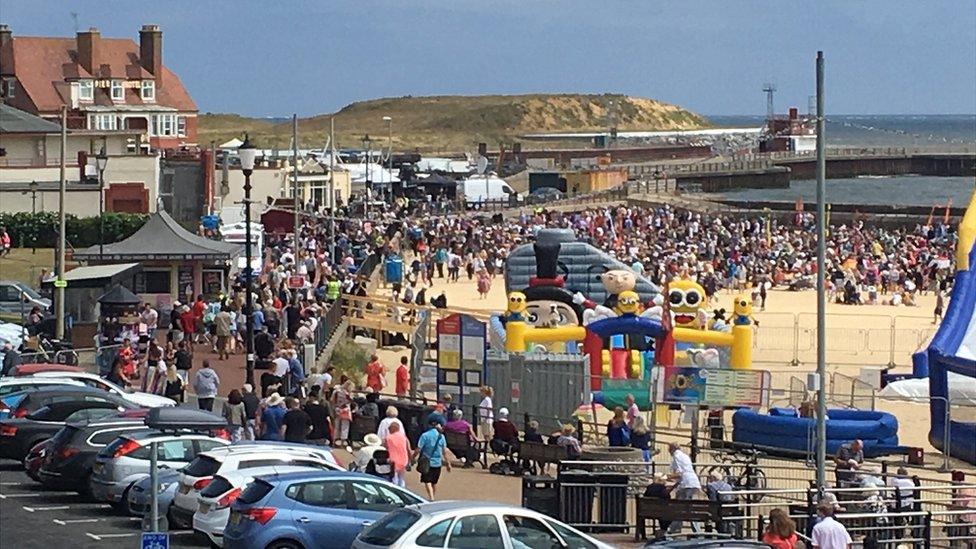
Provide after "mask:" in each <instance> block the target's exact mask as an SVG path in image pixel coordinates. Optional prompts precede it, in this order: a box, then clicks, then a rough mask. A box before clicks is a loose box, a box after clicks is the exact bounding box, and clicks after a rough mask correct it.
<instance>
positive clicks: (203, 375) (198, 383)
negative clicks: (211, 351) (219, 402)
mask: <svg viewBox="0 0 976 549" xmlns="http://www.w3.org/2000/svg"><path fill="white" fill-rule="evenodd" d="M219 386H220V378H219V377H218V376H217V372H215V371H214V369H213V368H211V367H210V361H209V360H204V361H203V368H200V370H198V371H197V373H196V375H195V376H193V390H194V391H195V392H196V394H197V406H199V407H200V409H201V410H206V411H208V412H212V411H213V403H214V397H216V396H217V388H218V387H219Z"/></svg>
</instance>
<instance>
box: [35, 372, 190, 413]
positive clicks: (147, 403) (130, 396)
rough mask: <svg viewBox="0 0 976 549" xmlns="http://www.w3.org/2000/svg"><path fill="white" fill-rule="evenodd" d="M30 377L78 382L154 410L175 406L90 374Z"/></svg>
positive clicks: (169, 401) (75, 373) (162, 399)
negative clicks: (159, 407)
mask: <svg viewBox="0 0 976 549" xmlns="http://www.w3.org/2000/svg"><path fill="white" fill-rule="evenodd" d="M31 377H35V378H44V379H70V380H72V381H78V382H80V383H84V384H85V385H87V386H89V387H94V388H96V389H101V390H103V391H108V392H109V393H112V394H115V395H118V396H120V397H122V398H124V399H126V400H128V401H130V402H132V403H133V404H136V405H137V406H144V407H146V408H156V407H157V406H176V401H174V400H173V399H171V398H167V397H164V396H161V395H154V394H152V393H142V392H139V391H129V390H126V389H124V388H122V387H119V386H118V385H116V384H115V383H112V382H111V381H109V380H107V379H105V378H102V377H99V376H98V375H97V374H92V373H89V372H39V373H37V374H34V375H33V376H31Z"/></svg>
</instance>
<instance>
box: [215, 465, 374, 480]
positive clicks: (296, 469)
mask: <svg viewBox="0 0 976 549" xmlns="http://www.w3.org/2000/svg"><path fill="white" fill-rule="evenodd" d="M316 471H319V472H325V471H322V469H314V468H312V467H306V466H304V465H265V466H263V467H251V468H249V469H234V470H233V471H221V472H220V473H217V474H216V475H215V476H218V477H224V478H226V479H227V480H230V481H233V480H235V479H244V478H258V477H262V478H264V477H268V476H272V477H277V478H282V477H290V476H291V475H296V474H297V475H301V474H309V473H314V472H316ZM328 472H336V473H338V472H339V471H328ZM350 474H351V473H346V474H345V475H343V476H349V475H350ZM373 478H376V477H373Z"/></svg>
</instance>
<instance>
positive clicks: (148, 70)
mask: <svg viewBox="0 0 976 549" xmlns="http://www.w3.org/2000/svg"><path fill="white" fill-rule="evenodd" d="M0 100H2V101H3V102H4V103H7V104H8V105H10V106H13V107H16V108H18V109H21V110H23V111H26V112H28V113H32V114H35V115H37V116H40V117H42V118H46V119H49V120H53V121H58V120H59V119H60V110H61V106H62V105H67V106H68V109H69V111H68V128H69V129H79V130H98V131H113V130H126V131H129V132H131V131H132V130H136V131H139V132H140V133H141V140H140V143H138V144H137V145H138V147H140V148H142V149H148V148H152V149H171V148H176V147H180V146H183V145H191V144H195V143H196V133H197V106H196V104H195V103H194V102H193V100H192V99H191V98H190V95H189V93H187V91H186V88H184V87H183V83H182V82H180V79H179V78H178V77H177V76H176V74H174V73H173V72H172V71H170V70H169V69H168V68H166V67H165V66H164V65H163V33H162V31H161V30H160V29H159V27H158V26H156V25H143V26H142V28H141V29H140V30H139V43H138V44H137V43H136V42H135V41H133V40H131V39H128V38H102V36H101V33H99V32H98V30H97V29H95V28H91V29H89V30H87V31H81V32H78V33H77V35H76V36H75V37H74V38H61V37H39V36H14V35H13V33H12V31H11V29H10V27H8V26H7V25H0Z"/></svg>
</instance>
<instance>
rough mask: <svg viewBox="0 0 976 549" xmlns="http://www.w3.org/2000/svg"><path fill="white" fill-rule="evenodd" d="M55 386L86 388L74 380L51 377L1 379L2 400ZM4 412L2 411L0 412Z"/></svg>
mask: <svg viewBox="0 0 976 549" xmlns="http://www.w3.org/2000/svg"><path fill="white" fill-rule="evenodd" d="M55 385H71V386H74V387H81V386H84V383H82V382H80V381H76V380H73V379H63V378H49V377H34V376H30V377H5V378H3V379H0V398H2V397H5V396H7V395H9V394H13V393H26V392H30V391H36V390H38V389H40V388H44V387H52V386H55ZM0 411H2V410H0Z"/></svg>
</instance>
